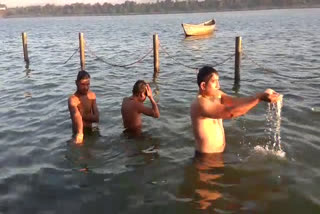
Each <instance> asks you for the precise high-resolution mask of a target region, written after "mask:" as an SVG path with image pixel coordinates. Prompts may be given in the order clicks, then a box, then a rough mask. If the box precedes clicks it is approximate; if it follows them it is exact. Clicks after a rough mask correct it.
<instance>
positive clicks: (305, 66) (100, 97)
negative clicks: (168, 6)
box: [0, 9, 320, 214]
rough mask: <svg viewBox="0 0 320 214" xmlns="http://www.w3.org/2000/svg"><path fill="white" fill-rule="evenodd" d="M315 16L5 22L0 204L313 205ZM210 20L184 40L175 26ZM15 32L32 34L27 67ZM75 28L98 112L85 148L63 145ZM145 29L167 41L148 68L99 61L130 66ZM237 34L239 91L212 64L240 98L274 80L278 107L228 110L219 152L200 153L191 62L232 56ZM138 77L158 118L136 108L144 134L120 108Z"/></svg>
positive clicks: (319, 206) (219, 209)
mask: <svg viewBox="0 0 320 214" xmlns="http://www.w3.org/2000/svg"><path fill="white" fill-rule="evenodd" d="M319 14H320V9H292V10H268V11H241V12H219V13H194V14H172V15H143V16H115V17H102V16H100V17H94V16H93V17H59V18H17V19H15V18H14V19H0V62H1V63H0V71H1V75H0V83H1V84H0V91H1V94H0V98H1V102H0V121H1V123H0V166H1V172H0V213H1V214H2V213H71V212H72V213H160V212H161V213H184V214H185V213H302V212H303V213H319V212H320V189H319V188H318V186H319V185H320V169H319V166H320V165H319V159H318V157H319V155H320V132H319V127H320V122H319V119H320V112H319V107H320V99H319V89H320V83H319V80H320V78H319V77H320V73H319V71H320V40H319V39H320V37H319V35H320V28H319V26H320V16H319ZM212 17H214V18H215V19H216V22H217V31H216V33H215V34H214V35H213V36H211V37H207V38H191V39H190V38H188V39H185V38H184V35H183V31H182V28H181V23H182V22H187V23H188V22H191V23H197V22H202V21H205V20H208V19H211V18H212ZM21 32H27V34H28V48H29V57H30V66H29V69H26V68H25V64H24V61H23V54H22V45H21ZM78 32H83V33H84V37H85V40H86V45H87V52H86V70H87V71H88V72H90V74H91V89H92V90H93V91H94V92H95V93H96V95H97V103H98V107H99V111H100V124H99V132H98V131H96V132H95V133H93V134H92V135H90V136H86V137H85V141H86V143H85V145H84V146H82V147H78V146H75V145H74V144H72V143H71V142H70V139H71V137H72V136H71V135H72V133H71V121H70V119H69V112H68V109H67V99H68V97H69V96H70V95H71V94H72V93H73V92H74V91H75V89H76V88H75V84H74V80H75V78H76V74H77V71H78V70H79V67H80V63H79V54H75V56H74V57H73V58H71V59H70V60H69V61H68V62H67V63H65V62H66V60H67V59H68V58H69V57H70V56H71V55H72V54H73V53H74V51H75V50H76V49H77V47H78ZM154 33H157V34H158V35H159V39H160V45H161V47H162V51H161V52H160V73H159V75H158V76H157V77H156V78H153V58H152V54H151V55H149V56H147V57H146V58H145V59H144V60H142V61H141V62H140V63H138V64H134V65H133V66H132V67H130V68H122V67H114V66H111V65H108V64H107V63H106V62H108V63H113V64H118V65H123V64H128V63H131V62H135V61H136V60H138V59H139V58H141V57H142V56H143V55H144V54H146V53H147V52H148V51H149V50H150V49H151V48H152V35H153V34H154ZM236 36H242V41H243V52H244V54H245V55H244V56H245V58H243V59H242V65H241V87H240V89H239V91H238V93H236V92H234V91H233V90H232V87H233V76H234V72H233V70H234V59H233V57H232V58H231V59H230V60H228V61H226V62H225V63H224V64H222V65H218V66H217V67H216V68H217V69H218V70H219V72H220V80H221V82H220V83H221V87H222V89H223V90H224V91H225V92H226V93H228V94H230V95H233V96H245V95H251V94H254V93H256V92H258V91H263V90H264V89H266V88H273V89H275V90H276V91H278V92H280V93H282V94H283V95H284V97H283V107H282V109H279V108H276V109H274V107H271V106H268V104H266V103H261V104H259V105H258V106H257V107H256V108H255V109H253V110H252V111H250V112H249V113H248V114H247V115H245V116H243V117H239V118H236V119H232V120H226V121H225V123H224V125H225V131H226V138H227V148H226V151H225V152H224V154H223V155H221V156H216V157H210V158H197V157H195V155H194V139H193V135H192V131H191V121H190V118H189V107H190V103H191V101H192V100H193V99H194V98H195V96H196V94H197V85H196V70H194V69H191V68H188V67H199V66H202V65H204V64H211V65H215V64H217V63H219V62H222V61H224V60H225V59H227V58H228V57H229V56H232V55H233V54H234V43H235V37H236ZM88 49H90V51H88ZM95 56H99V57H101V58H100V59H103V60H104V61H102V60H97V58H95ZM173 59H174V60H173ZM64 63H65V64H64ZM138 79H144V80H146V81H148V82H150V84H151V87H152V89H153V93H154V94H155V99H156V100H157V102H158V104H159V108H160V112H161V116H160V118H159V119H152V118H147V117H143V125H144V127H143V128H144V137H143V138H141V139H136V140H134V139H128V138H126V137H125V136H124V135H123V134H122V130H123V128H122V120H121V114H120V107H121V102H122V98H123V97H125V96H128V95H130V93H131V89H132V86H133V84H134V82H135V81H136V80H138ZM146 105H150V103H149V102H147V103H146ZM280 112H281V114H279V113H280ZM273 115H276V116H273Z"/></svg>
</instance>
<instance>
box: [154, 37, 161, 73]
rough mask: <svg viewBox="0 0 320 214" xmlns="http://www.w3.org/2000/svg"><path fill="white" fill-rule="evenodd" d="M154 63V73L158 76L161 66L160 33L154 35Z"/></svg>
mask: <svg viewBox="0 0 320 214" xmlns="http://www.w3.org/2000/svg"><path fill="white" fill-rule="evenodd" d="M153 65H154V72H153V75H154V76H156V75H157V74H158V72H159V70H160V68H159V65H160V63H159V37H158V34H154V35H153Z"/></svg>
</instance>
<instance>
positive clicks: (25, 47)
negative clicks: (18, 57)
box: [22, 32, 30, 65]
mask: <svg viewBox="0 0 320 214" xmlns="http://www.w3.org/2000/svg"><path fill="white" fill-rule="evenodd" d="M22 45H23V55H24V61H25V62H26V64H27V65H29V63H30V61H29V55H28V41H27V33H25V32H22Z"/></svg>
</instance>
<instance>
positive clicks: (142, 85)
mask: <svg viewBox="0 0 320 214" xmlns="http://www.w3.org/2000/svg"><path fill="white" fill-rule="evenodd" d="M146 91H147V83H146V82H145V81H143V80H138V81H137V82H136V83H135V84H134V86H133V89H132V94H133V95H139V94H141V93H146Z"/></svg>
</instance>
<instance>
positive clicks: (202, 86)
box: [200, 82, 206, 90]
mask: <svg viewBox="0 0 320 214" xmlns="http://www.w3.org/2000/svg"><path fill="white" fill-rule="evenodd" d="M200 88H201V90H205V89H206V83H205V82H201V83H200Z"/></svg>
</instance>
